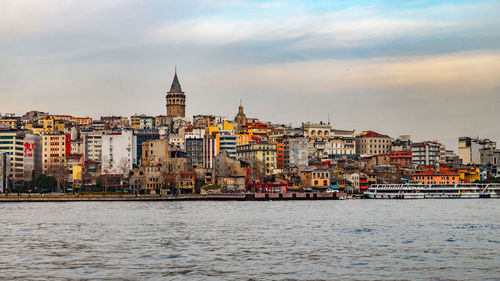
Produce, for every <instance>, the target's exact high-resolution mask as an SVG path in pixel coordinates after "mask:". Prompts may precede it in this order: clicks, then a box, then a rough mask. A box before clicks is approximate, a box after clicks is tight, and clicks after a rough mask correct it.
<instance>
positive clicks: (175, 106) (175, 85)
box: [167, 68, 186, 117]
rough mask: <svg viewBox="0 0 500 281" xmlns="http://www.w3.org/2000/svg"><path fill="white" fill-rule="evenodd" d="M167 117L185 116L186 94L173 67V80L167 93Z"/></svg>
mask: <svg viewBox="0 0 500 281" xmlns="http://www.w3.org/2000/svg"><path fill="white" fill-rule="evenodd" d="M167 117H186V96H185V95H184V92H183V91H182V89H181V84H180V83H179V79H178V78H177V68H176V69H175V75H174V81H172V86H171V87H170V91H169V92H168V93H167Z"/></svg>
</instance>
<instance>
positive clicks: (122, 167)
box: [118, 157, 130, 178]
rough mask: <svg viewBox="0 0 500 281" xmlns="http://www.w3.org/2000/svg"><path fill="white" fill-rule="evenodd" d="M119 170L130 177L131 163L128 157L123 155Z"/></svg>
mask: <svg viewBox="0 0 500 281" xmlns="http://www.w3.org/2000/svg"><path fill="white" fill-rule="evenodd" d="M118 171H119V172H120V174H122V175H123V176H124V177H125V178H127V177H128V175H129V172H130V163H129V161H128V160H127V158H125V157H123V158H122V159H121V160H120V163H118Z"/></svg>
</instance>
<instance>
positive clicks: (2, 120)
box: [0, 117, 19, 129]
mask: <svg viewBox="0 0 500 281" xmlns="http://www.w3.org/2000/svg"><path fill="white" fill-rule="evenodd" d="M18 121H19V119H18V118H7V117H2V118H0V123H5V124H7V125H9V127H10V128H11V129H17V122H18Z"/></svg>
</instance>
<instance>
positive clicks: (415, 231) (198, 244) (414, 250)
mask: <svg viewBox="0 0 500 281" xmlns="http://www.w3.org/2000/svg"><path fill="white" fill-rule="evenodd" d="M0 278H5V279H9V280H12V279H16V278H18V279H31V280H33V279H35V280H36V279H40V280H42V279H61V280H67V279H78V280H81V279H98V280H102V279H108V280H111V279H113V280H115V279H120V280H125V279H128V280H143V279H153V280H156V279H188V280H210V279H212V280H221V279H224V280H276V279H280V280H282V279H292V280H295V279H297V280H316V279H317V280H331V279H344V280H346V279H348V280H350V279H394V280H401V279H407V280H416V279H447V280H449V279H459V280H479V279H481V280H486V279H492V280H494V279H496V280H498V279H499V278H500V201H499V200H494V199H483V200H481V199H479V200H473V199H471V200H414V201H412V200H345V201H294V202H272V201H271V202H67V203H3V204H0Z"/></svg>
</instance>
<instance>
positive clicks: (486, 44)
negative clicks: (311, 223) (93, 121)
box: [0, 0, 500, 150]
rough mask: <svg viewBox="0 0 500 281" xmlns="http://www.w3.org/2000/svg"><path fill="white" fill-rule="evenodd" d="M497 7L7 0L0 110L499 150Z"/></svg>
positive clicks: (1, 11)
mask: <svg viewBox="0 0 500 281" xmlns="http://www.w3.org/2000/svg"><path fill="white" fill-rule="evenodd" d="M498 14H500V2H499V1H480V0H476V1H463V0H455V1H389V0H387V1H382V0H378V1H377V0H375V1H342V0H340V1H320V0H316V1H294V0H287V1H245V0H228V1H219V0H189V1H170V0H164V1H156V0H150V1H141V0H119V1H118V0H109V1H108V0H66V1H61V0H44V1H32V0H2V1H0V96H1V103H0V113H16V114H24V113H25V112H27V111H30V110H39V111H44V112H50V113H52V114H71V115H75V116H80V117H83V116H89V117H93V118H98V117H100V116H108V115H121V116H131V115H133V114H135V113H144V114H147V115H159V114H166V109H165V96H166V92H167V91H168V90H169V88H170V85H171V83H172V78H173V74H174V67H175V66H177V70H178V76H179V80H180V83H181V85H182V88H183V90H184V92H185V93H186V96H187V100H186V102H187V106H186V114H187V116H192V115H196V114H214V115H221V116H226V117H229V118H234V116H235V115H236V113H237V107H238V105H239V103H240V100H242V102H243V106H244V107H245V113H246V114H247V116H248V117H257V118H259V119H261V120H263V121H270V122H274V123H284V124H290V123H292V124H293V125H294V126H300V124H301V122H307V121H311V122H320V121H323V122H326V121H327V120H328V117H329V119H330V122H331V124H332V125H333V127H334V128H336V129H355V130H356V131H357V132H361V131H363V130H375V131H377V132H380V133H383V134H388V135H390V136H391V137H398V136H399V135H402V134H409V135H411V137H412V140H413V141H423V140H438V141H440V142H442V143H444V144H445V145H446V146H447V147H448V148H449V149H454V150H456V149H457V145H458V137H459V136H472V137H475V136H479V137H487V138H490V139H493V140H496V141H498V142H499V143H500V31H499V30H500V17H498Z"/></svg>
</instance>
